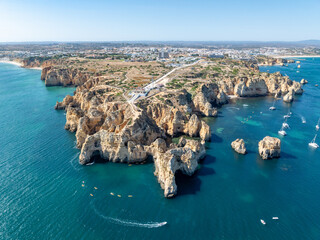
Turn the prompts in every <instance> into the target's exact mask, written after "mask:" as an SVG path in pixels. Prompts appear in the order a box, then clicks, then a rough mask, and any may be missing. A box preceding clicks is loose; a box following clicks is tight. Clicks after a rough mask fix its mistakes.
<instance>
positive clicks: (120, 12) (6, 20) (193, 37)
mask: <svg viewBox="0 0 320 240" xmlns="http://www.w3.org/2000/svg"><path fill="white" fill-rule="evenodd" d="M319 9H320V1H318V0H307V1H297V0H292V1H288V0H282V1H275V0H271V1H266V2H261V1H259V2H258V1H252V0H244V1H236V0H229V1H228V0H227V1H223V2H222V1H210V0H201V1H189V0H185V1H182V0H172V1H170V0H162V1H153V0H150V1H147V0H137V1H129V0H119V1H114V2H110V1H103V0H92V1H84V0H79V1H73V0H72V1H71V0H65V1H61V0H57V1H45V0H43V1H40V0H27V1H23V0H11V1H4V0H0V42H26V41H30V42H31V41H300V40H309V39H320V27H319V23H320V14H319V13H318V11H319Z"/></svg>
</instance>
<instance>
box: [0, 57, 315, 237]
mask: <svg viewBox="0 0 320 240" xmlns="http://www.w3.org/2000/svg"><path fill="white" fill-rule="evenodd" d="M300 65H301V68H300V69H298V68H297V64H290V65H289V66H285V67H277V66H274V67H261V70H262V71H270V72H275V71H280V72H281V73H283V74H287V75H288V76H289V77H290V78H291V79H293V80H297V81H300V80H301V79H302V78H305V79H307V80H308V81H309V84H307V85H305V86H304V89H305V93H304V94H303V95H302V96H299V97H297V99H296V100H295V101H294V102H293V103H292V104H286V103H283V102H282V101H280V100H279V101H276V102H275V106H276V108H277V109H276V110H275V111H270V110H268V109H269V107H270V106H272V105H273V102H274V100H273V98H271V97H260V98H250V99H240V100H237V101H236V102H234V103H230V104H228V105H225V106H224V107H222V108H221V109H220V110H219V117H218V118H215V119H213V118H211V119H210V118H208V119H206V121H207V122H208V123H209V124H210V126H211V128H212V130H213V136H212V141H211V142H210V143H207V148H208V149H207V157H206V158H205V159H204V160H203V161H202V162H201V164H200V167H199V170H198V171H197V172H196V174H195V175H194V176H192V177H185V176H181V175H179V176H177V184H178V196H177V197H175V198H173V199H165V198H164V197H163V191H162V189H161V188H160V185H159V184H158V182H157V179H156V177H155V176H154V175H153V172H154V166H153V164H152V163H149V164H145V165H132V166H128V165H127V164H115V163H106V164H94V165H91V166H81V165H79V164H78V154H79V150H78V149H76V148H75V136H74V134H73V133H69V132H68V131H66V130H64V128H63V127H64V124H65V115H64V112H63V111H56V110H54V105H55V103H56V101H61V100H62V99H63V97H64V96H65V95H67V94H73V91H74V88H63V87H49V88H47V87H45V85H44V83H43V81H41V80H40V71H38V70H30V69H23V68H20V67H18V66H14V65H9V64H3V63H0V110H1V116H0V239H15V240H16V239H19V240H20V239H27V240H31V239H59V240H60V239H68V240H73V239H74V240H79V239H85V240H91V239H92V240H99V239H130V240H132V239H195V240H196V239H231V240H233V239H237V240H238V239H244V240H250V239H272V240H274V239H286V240H287V239H299V240H301V239H317V240H318V239H320V149H317V150H314V149H311V148H310V147H308V143H309V142H310V141H311V140H312V138H313V137H314V135H315V133H316V130H315V125H316V124H317V121H318V119H319V117H320V108H319V106H320V105H319V104H320V101H319V100H320V88H319V87H316V86H315V84H320V58H318V59H316V58H315V59H312V58H308V59H307V58H305V59H302V60H301V64H300ZM297 71H299V72H297ZM289 111H291V112H292V117H291V118H290V119H289V120H288V124H289V125H290V127H291V129H289V130H287V133H288V135H287V136H285V137H280V138H281V141H282V146H281V148H282V149H281V150H282V152H281V158H279V159H274V160H268V161H264V160H261V159H260V157H259V155H258V142H259V141H260V140H261V139H262V138H263V137H265V136H267V135H270V136H275V137H279V136H278V134H277V132H278V130H279V129H280V128H281V124H282V122H283V121H284V119H283V115H285V114H287V113H288V112H289ZM303 119H305V121H306V123H302V120H303ZM236 138H243V139H244V140H245V142H246V144H247V149H248V154H247V155H245V156H243V155H238V154H236V153H235V152H234V151H233V150H232V149H231V146H230V143H231V142H232V141H233V140H235V139H236ZM318 143H320V139H319V140H318ZM90 194H92V196H91V195H90ZM112 194H113V195H112ZM272 217H279V220H272ZM260 219H264V221H265V222H266V225H262V224H261V223H260Z"/></svg>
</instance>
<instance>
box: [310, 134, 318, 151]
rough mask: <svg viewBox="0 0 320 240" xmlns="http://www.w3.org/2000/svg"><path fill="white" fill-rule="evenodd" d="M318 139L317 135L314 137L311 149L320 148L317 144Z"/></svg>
mask: <svg viewBox="0 0 320 240" xmlns="http://www.w3.org/2000/svg"><path fill="white" fill-rule="evenodd" d="M316 138H317V134H316V135H315V136H314V138H313V139H312V141H311V142H310V143H309V146H310V147H313V148H318V147H319V145H318V144H317V143H316Z"/></svg>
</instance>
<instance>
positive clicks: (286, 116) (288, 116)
mask: <svg viewBox="0 0 320 240" xmlns="http://www.w3.org/2000/svg"><path fill="white" fill-rule="evenodd" d="M290 117H291V116H290V115H289V114H287V115H284V116H283V118H290Z"/></svg>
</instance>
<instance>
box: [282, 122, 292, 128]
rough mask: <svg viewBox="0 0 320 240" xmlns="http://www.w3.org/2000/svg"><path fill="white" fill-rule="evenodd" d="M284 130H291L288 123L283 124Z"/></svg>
mask: <svg viewBox="0 0 320 240" xmlns="http://www.w3.org/2000/svg"><path fill="white" fill-rule="evenodd" d="M282 128H283V129H286V128H290V126H289V124H288V123H286V122H284V123H282Z"/></svg>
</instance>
